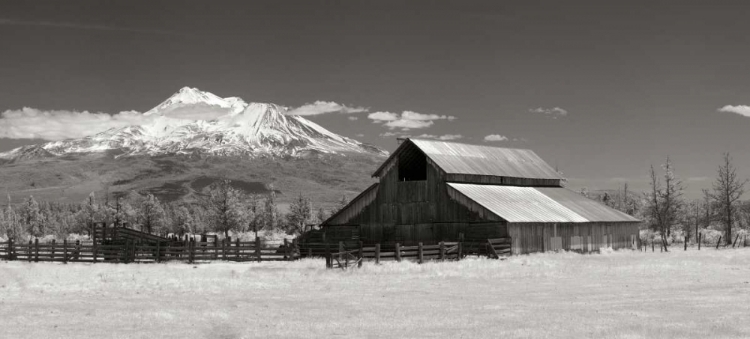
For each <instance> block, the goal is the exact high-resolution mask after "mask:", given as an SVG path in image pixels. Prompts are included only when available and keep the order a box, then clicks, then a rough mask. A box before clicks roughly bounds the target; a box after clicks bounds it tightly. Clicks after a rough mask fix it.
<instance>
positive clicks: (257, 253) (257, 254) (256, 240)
mask: <svg viewBox="0 0 750 339" xmlns="http://www.w3.org/2000/svg"><path fill="white" fill-rule="evenodd" d="M284 240H286V239H284ZM255 256H256V257H257V258H256V259H258V262H261V261H262V259H261V257H260V237H255Z"/></svg>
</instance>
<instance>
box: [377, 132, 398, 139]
mask: <svg viewBox="0 0 750 339" xmlns="http://www.w3.org/2000/svg"><path fill="white" fill-rule="evenodd" d="M402 135H403V134H402V133H398V132H396V133H393V132H385V133H380V134H378V136H380V137H381V138H390V137H398V136H402Z"/></svg>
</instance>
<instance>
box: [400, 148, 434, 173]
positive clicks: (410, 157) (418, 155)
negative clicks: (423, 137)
mask: <svg viewBox="0 0 750 339" xmlns="http://www.w3.org/2000/svg"><path fill="white" fill-rule="evenodd" d="M419 180H427V157H425V155H424V153H422V152H420V151H419V150H417V149H413V150H412V152H401V154H400V155H399V157H398V181H419Z"/></svg>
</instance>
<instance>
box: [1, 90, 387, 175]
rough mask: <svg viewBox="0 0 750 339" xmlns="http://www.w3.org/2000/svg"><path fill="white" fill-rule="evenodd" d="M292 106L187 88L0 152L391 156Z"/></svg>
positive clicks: (28, 155) (12, 155)
mask: <svg viewBox="0 0 750 339" xmlns="http://www.w3.org/2000/svg"><path fill="white" fill-rule="evenodd" d="M288 111H289V108H288V107H285V106H280V105H276V104H272V103H257V102H251V103H247V102H245V101H244V100H243V99H242V98H239V97H227V98H221V97H219V96H217V95H215V94H213V93H210V92H205V91H200V90H199V89H197V88H191V87H183V88H181V89H180V90H179V91H177V92H176V93H175V94H173V95H172V96H170V97H169V98H168V99H167V100H165V101H163V102H162V103H160V104H158V105H157V106H155V107H154V108H152V109H150V110H148V111H146V112H145V113H143V117H142V118H143V119H144V122H143V123H142V124H140V125H131V126H126V127H122V128H112V129H109V130H106V131H103V132H99V133H96V134H93V135H90V136H87V137H84V138H79V139H69V140H63V141H52V142H47V143H44V144H41V145H32V146H24V147H19V148H16V149H14V150H11V151H9V152H5V153H0V159H5V162H16V161H24V160H28V159H33V158H36V157H50V156H53V157H54V156H64V155H69V154H80V153H103V152H112V151H114V152H115V153H119V154H118V155H116V156H117V157H122V156H135V155H149V156H156V155H167V154H176V155H180V154H183V155H184V154H188V155H196V154H199V155H215V156H224V155H232V156H238V155H239V156H247V157H250V158H252V157H289V156H291V157H305V156H309V155H311V154H317V153H322V154H340V155H346V154H347V153H359V154H371V155H376V156H387V155H388V152H387V151H384V150H382V149H380V148H378V147H376V146H374V145H370V144H365V143H362V142H359V141H357V140H354V139H352V138H348V137H344V136H341V135H338V134H336V133H333V132H331V131H329V130H327V129H326V128H324V127H323V126H320V125H318V124H316V123H314V122H312V121H310V120H308V119H306V118H304V117H301V116H296V115H286V114H285V113H286V112H288Z"/></svg>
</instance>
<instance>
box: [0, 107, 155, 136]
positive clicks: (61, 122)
mask: <svg viewBox="0 0 750 339" xmlns="http://www.w3.org/2000/svg"><path fill="white" fill-rule="evenodd" d="M153 118H154V117H151V116H144V115H143V114H141V113H138V112H136V111H125V112H120V113H117V114H114V115H112V114H107V113H101V112H99V113H91V112H88V111H83V112H77V111H65V110H58V111H43V110H38V109H35V108H29V107H24V108H23V109H20V110H7V111H5V112H3V113H2V114H0V138H10V139H44V140H51V141H56V140H64V139H70V138H83V137H86V136H89V135H92V134H95V133H99V132H103V131H106V130H108V129H110V128H122V127H125V126H130V125H140V124H143V123H144V122H145V121H147V120H150V119H153Z"/></svg>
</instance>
